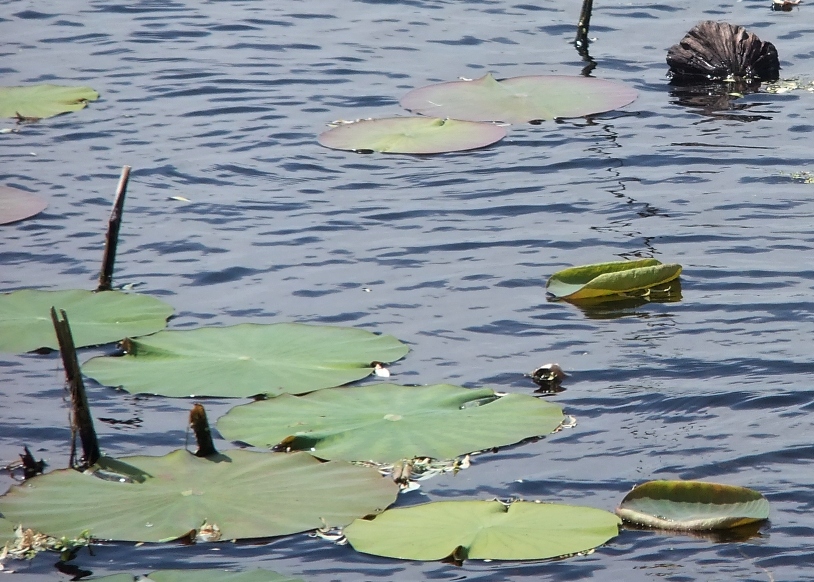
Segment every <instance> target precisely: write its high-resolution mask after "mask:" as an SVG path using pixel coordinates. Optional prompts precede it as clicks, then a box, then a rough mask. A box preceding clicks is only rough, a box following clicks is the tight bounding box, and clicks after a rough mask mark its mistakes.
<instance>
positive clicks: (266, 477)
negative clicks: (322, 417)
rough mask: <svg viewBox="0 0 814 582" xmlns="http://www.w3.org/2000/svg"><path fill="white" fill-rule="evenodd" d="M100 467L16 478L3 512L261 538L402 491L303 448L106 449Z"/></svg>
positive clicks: (70, 530)
mask: <svg viewBox="0 0 814 582" xmlns="http://www.w3.org/2000/svg"><path fill="white" fill-rule="evenodd" d="M94 469H95V473H96V474H88V473H87V472H86V473H79V472H77V471H74V470H73V469H64V470H59V471H53V472H51V473H48V474H46V475H40V476H37V477H33V478H31V479H28V480H26V481H25V482H24V483H22V484H20V485H16V486H13V487H12V488H11V489H10V490H9V492H8V493H6V494H5V495H4V496H3V497H0V513H2V514H3V515H4V516H5V517H6V519H8V520H9V521H12V522H14V523H21V524H23V527H26V528H32V529H35V530H37V531H40V532H43V533H46V534H48V535H51V536H54V537H61V536H69V537H75V536H76V535H77V534H78V533H80V532H82V531H85V530H89V531H90V534H91V536H93V537H94V538H96V539H110V540H122V541H144V542H159V541H168V540H173V539H176V538H178V537H181V536H184V535H187V534H188V533H189V532H191V531H192V532H194V531H199V530H200V529H201V528H202V527H203V526H205V525H208V526H209V527H210V528H212V527H214V526H217V528H219V531H220V536H221V538H222V539H237V538H260V537H271V536H281V535H286V534H291V533H296V532H300V531H306V530H310V529H317V528H321V527H324V526H325V525H326V524H327V525H328V526H332V527H339V526H343V525H346V524H348V523H349V522H351V521H352V520H353V519H354V518H356V517H361V516H365V515H370V514H374V513H378V512H379V511H382V510H383V509H384V508H386V507H387V506H388V505H390V503H392V502H393V501H394V500H395V498H396V494H397V486H396V485H395V483H393V482H391V481H390V480H388V479H383V478H382V477H381V475H379V473H378V471H376V470H375V469H370V468H366V467H358V466H355V465H351V464H349V463H344V462H339V461H331V462H329V463H322V462H320V461H318V460H317V459H315V458H314V457H312V456H311V455H308V454H306V453H291V454H284V453H257V452H252V451H242V450H237V451H229V452H228V453H227V454H217V455H212V456H210V457H203V458H201V457H196V456H194V455H193V454H192V453H190V452H188V451H185V450H178V451H174V452H172V453H169V454H168V455H165V456H163V457H146V456H142V457H125V458H122V459H120V460H111V459H108V458H103V459H102V460H101V461H100V462H99V464H98V465H96V466H95V467H94V468H92V470H94ZM101 475H104V476H106V477H107V478H100V476H101ZM119 475H122V477H118V476H119ZM323 520H324V522H323Z"/></svg>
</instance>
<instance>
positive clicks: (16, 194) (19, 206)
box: [0, 186, 48, 224]
mask: <svg viewBox="0 0 814 582" xmlns="http://www.w3.org/2000/svg"><path fill="white" fill-rule="evenodd" d="M47 206H48V203H47V202H46V201H45V200H43V199H42V198H40V197H39V196H36V195H34V194H31V193H30V192H26V191H25V190H20V189H18V188H11V187H10V186H0V224H8V223H10V222H17V221H18V220H23V219H25V218H30V217H31V216H34V215H35V214H39V213H40V212H42V211H43V210H45V208H46V207H47Z"/></svg>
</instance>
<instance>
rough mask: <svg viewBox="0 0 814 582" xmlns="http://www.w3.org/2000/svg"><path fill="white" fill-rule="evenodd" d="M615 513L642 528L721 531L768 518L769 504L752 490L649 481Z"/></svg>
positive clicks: (699, 483) (732, 486) (636, 490)
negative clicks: (643, 526) (642, 526)
mask: <svg viewBox="0 0 814 582" xmlns="http://www.w3.org/2000/svg"><path fill="white" fill-rule="evenodd" d="M616 514H617V515H618V516H619V517H621V518H622V519H624V520H625V521H629V522H632V523H635V524H639V525H645V526H648V527H655V528H659V529H672V530H718V529H729V528H734V527H738V526H741V525H746V524H749V523H754V522H757V521H761V520H764V519H768V517H769V502H768V501H767V500H766V498H765V497H763V495H761V494H760V493H758V492H757V491H755V490H753V489H747V488H746V487H738V486H736V485H721V484H719V483H705V482H703V481H648V482H647V483H643V484H642V485H639V486H638V487H636V488H634V489H633V491H631V492H630V493H628V494H627V495H626V496H625V498H624V499H623V500H622V503H621V504H619V507H618V508H617V509H616Z"/></svg>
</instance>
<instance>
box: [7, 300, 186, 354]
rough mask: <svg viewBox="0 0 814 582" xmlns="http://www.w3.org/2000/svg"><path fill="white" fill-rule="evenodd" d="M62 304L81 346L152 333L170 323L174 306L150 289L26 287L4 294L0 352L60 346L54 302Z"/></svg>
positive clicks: (76, 342) (16, 351) (78, 346)
mask: <svg viewBox="0 0 814 582" xmlns="http://www.w3.org/2000/svg"><path fill="white" fill-rule="evenodd" d="M52 306H54V307H56V308H57V310H60V309H64V310H65V312H66V313H67V314H68V320H69V322H70V324H71V330H72V333H73V338H74V344H75V345H76V347H77V348H81V347H84V346H93V345H99V344H106V343H110V342H114V341H119V340H121V339H122V338H125V337H128V336H129V337H133V336H139V335H146V334H150V333H154V332H156V331H159V330H161V329H163V328H164V327H165V326H166V325H167V318H169V317H170V315H172V312H173V308H172V307H171V306H169V305H167V304H166V303H164V302H163V301H159V300H158V299H155V298H154V297H149V296H147V295H138V294H135V293H122V292H120V291H103V292H101V293H95V292H92V291H83V290H80V289H72V290H66V291H41V290H38V289H23V290H21V291H14V292H13V293H5V294H2V295H0V352H14V353H24V352H29V351H31V350H36V349H38V348H50V349H59V344H58V342H57V337H56V333H55V332H54V324H53V322H52V321H51V307H52Z"/></svg>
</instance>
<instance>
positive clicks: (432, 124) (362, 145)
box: [318, 117, 506, 154]
mask: <svg viewBox="0 0 814 582" xmlns="http://www.w3.org/2000/svg"><path fill="white" fill-rule="evenodd" d="M504 137H506V129H505V128H503V127H499V126H497V125H494V124H491V123H474V122H471V121H457V120H454V119H427V118H426V117H390V118H387V119H365V120H361V121H356V122H354V123H347V124H344V125H340V126H338V127H335V128H333V129H330V130H328V131H326V132H325V133H322V134H321V135H320V136H319V138H318V140H319V143H320V144H322V145H324V146H325V147H329V148H333V149H337V150H351V151H358V152H371V151H374V152H384V153H390V154H439V153H444V152H457V151H463V150H473V149H476V148H482V147H485V146H488V145H490V144H493V143H495V142H496V141H499V140H501V139H503V138H504Z"/></svg>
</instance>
